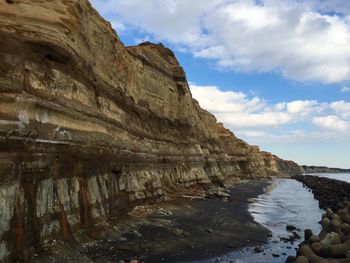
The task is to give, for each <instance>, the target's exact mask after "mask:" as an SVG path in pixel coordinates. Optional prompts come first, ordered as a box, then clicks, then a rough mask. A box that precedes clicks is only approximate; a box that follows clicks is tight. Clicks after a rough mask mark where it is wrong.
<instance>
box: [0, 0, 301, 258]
mask: <svg viewBox="0 0 350 263" xmlns="http://www.w3.org/2000/svg"><path fill="white" fill-rule="evenodd" d="M0 61H1V63H0V210H1V214H0V261H8V262H13V261H17V260H23V259H28V258H30V255H31V254H32V253H34V252H35V251H40V249H41V248H42V246H43V244H45V243H46V242H48V240H51V239H61V240H63V241H71V240H73V241H74V240H77V239H78V236H77V235H76V231H77V230H78V229H80V228H82V227H88V226H91V225H93V224H95V223H96V222H104V221H105V220H107V219H108V218H110V217H113V216H118V215H119V214H120V213H121V211H123V209H126V208H128V207H129V206H130V205H132V204H135V203H137V202H141V201H142V200H147V199H151V198H157V197H159V196H161V195H163V194H164V192H166V191H168V190H170V189H171V190H172V191H176V188H177V187H189V186H191V185H195V184H215V183H219V184H221V183H224V182H225V181H226V180H231V179H234V178H246V179H250V178H252V179H254V178H261V177H269V176H280V175H282V174H283V173H288V169H289V168H288V169H287V168H286V167H284V166H282V165H279V163H283V161H282V160H280V159H279V158H278V157H275V156H272V155H270V154H269V153H262V152H261V151H260V150H259V148H258V147H256V146H250V145H248V144H247V143H245V142H244V141H242V140H240V139H238V138H236V137H235V136H234V134H233V133H231V132H230V131H228V130H227V129H225V128H224V127H223V125H222V124H219V123H217V122H216V119H215V117H214V116H213V115H212V114H210V113H208V112H207V111H205V110H203V109H201V108H200V106H199V104H198V102H197V101H195V100H194V99H193V98H192V96H191V92H190V90H189V86H188V83H187V81H186V75H185V72H184V70H183V69H182V67H181V66H180V65H179V63H178V61H177V59H176V57H175V56H174V53H173V52H172V51H171V50H169V49H167V48H165V47H164V46H163V45H161V44H158V45H155V44H152V43H144V44H142V45H140V46H135V47H125V46H124V45H123V44H122V43H121V41H120V40H119V38H118V36H117V35H116V33H115V31H114V30H113V29H112V27H111V25H110V23H108V22H106V21H105V20H104V19H103V18H102V17H101V16H100V15H99V14H98V13H97V12H96V11H95V10H94V9H93V8H92V7H91V4H90V3H89V2H88V1H87V0H74V1H66V0H55V1H38V0H11V1H10V0H6V1H5V0H1V1H0ZM290 166H293V167H294V166H295V167H298V166H297V165H296V164H290ZM290 166H288V167H290ZM295 169H297V168H295ZM293 173H294V172H293Z"/></svg>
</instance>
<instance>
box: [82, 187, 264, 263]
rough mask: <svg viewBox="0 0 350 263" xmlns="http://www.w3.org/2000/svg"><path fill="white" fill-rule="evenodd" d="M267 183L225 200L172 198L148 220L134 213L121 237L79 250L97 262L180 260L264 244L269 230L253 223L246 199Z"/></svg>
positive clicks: (241, 190) (237, 190) (126, 220)
mask: <svg viewBox="0 0 350 263" xmlns="http://www.w3.org/2000/svg"><path fill="white" fill-rule="evenodd" d="M268 184H269V183H268V182H267V181H250V182H245V183H240V184H238V185H236V186H235V188H234V189H233V190H232V191H231V193H230V198H229V199H228V200H227V201H222V200H219V199H206V200H191V199H188V198H180V199H174V200H170V201H166V202H163V203H161V204H159V205H158V206H157V208H156V209H154V208H153V210H154V211H152V212H151V213H150V214H148V215H147V216H142V213H136V214H135V213H134V214H132V215H129V216H127V217H125V218H124V220H123V222H119V223H118V224H119V228H121V229H123V230H122V231H120V233H121V234H120V235H119V236H115V237H111V238H109V239H108V240H103V241H100V242H95V243H92V244H90V245H88V246H86V247H85V249H83V250H82V251H80V255H81V256H85V257H88V258H89V259H90V260H91V261H94V262H108V261H111V262H116V261H117V262H118V260H125V261H128V260H132V259H135V260H138V261H139V262H152V263H153V262H154V263H156V262H181V261H195V260H200V259H208V258H213V257H219V256H220V255H223V254H226V253H229V252H232V251H237V250H239V249H241V248H243V247H248V246H255V245H260V244H263V243H265V242H267V240H268V234H269V231H268V230H267V229H266V228H264V227H262V226H261V225H259V224H258V223H256V222H254V219H253V217H252V216H251V215H250V213H249V212H248V204H249V202H248V200H249V199H251V198H254V197H257V196H258V195H259V194H261V193H263V192H264V187H266V186H267V185H268Z"/></svg>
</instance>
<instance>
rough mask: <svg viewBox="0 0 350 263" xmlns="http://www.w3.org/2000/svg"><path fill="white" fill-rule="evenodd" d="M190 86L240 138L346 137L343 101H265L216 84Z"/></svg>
mask: <svg viewBox="0 0 350 263" xmlns="http://www.w3.org/2000/svg"><path fill="white" fill-rule="evenodd" d="M190 88H191V92H192V95H193V97H194V98H195V99H197V100H198V102H199V104H200V105H201V106H202V107H203V108H205V109H207V110H209V111H210V112H212V113H214V115H215V116H216V118H217V119H218V121H219V122H223V123H224V124H225V126H226V127H228V128H230V129H233V130H234V131H235V132H236V133H237V134H238V135H240V136H242V137H243V138H250V139H255V140H257V139H258V140H259V139H260V140H263V141H264V142H266V140H268V141H270V142H271V141H273V142H286V141H289V142H297V141H298V142H300V141H303V142H310V141H317V140H319V141H324V140H331V139H334V138H337V137H344V134H345V135H348V136H347V138H348V137H349V136H350V103H349V102H346V101H334V102H331V103H320V102H318V101H315V100H295V101H290V102H285V101H282V102H278V103H275V104H269V103H268V102H267V101H266V100H264V99H263V98H259V97H257V96H254V97H249V95H247V94H245V93H242V92H233V91H222V90H220V89H219V88H218V87H217V86H199V85H195V84H190ZM305 126H309V127H308V128H307V129H305ZM291 127H292V128H291ZM296 127H297V128H299V129H295V128H296ZM310 127H311V128H310ZM338 135H341V136H338Z"/></svg>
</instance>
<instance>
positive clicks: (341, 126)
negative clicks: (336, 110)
mask: <svg viewBox="0 0 350 263" xmlns="http://www.w3.org/2000/svg"><path fill="white" fill-rule="evenodd" d="M313 123H314V124H316V125H318V126H320V127H323V128H326V129H329V130H336V131H341V132H350V130H349V128H350V125H349V123H348V122H346V121H344V120H342V119H340V118H339V117H338V116H335V115H329V116H324V117H316V118H314V119H313Z"/></svg>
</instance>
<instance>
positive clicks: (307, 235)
mask: <svg viewBox="0 0 350 263" xmlns="http://www.w3.org/2000/svg"><path fill="white" fill-rule="evenodd" d="M312 236H313V233H312V230H311V229H305V230H304V238H305V241H309V239H310V237H312Z"/></svg>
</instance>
